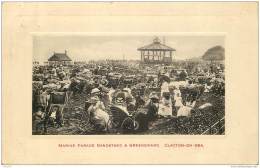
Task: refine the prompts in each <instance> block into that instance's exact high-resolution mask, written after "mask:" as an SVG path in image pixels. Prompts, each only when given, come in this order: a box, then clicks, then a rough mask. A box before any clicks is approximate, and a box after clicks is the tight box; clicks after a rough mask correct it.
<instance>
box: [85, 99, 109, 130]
mask: <svg viewBox="0 0 260 168" xmlns="http://www.w3.org/2000/svg"><path fill="white" fill-rule="evenodd" d="M90 103H91V105H90V107H89V108H88V113H89V114H90V115H89V116H90V117H91V121H92V122H93V124H94V125H95V127H96V129H97V130H99V131H104V130H106V125H107V123H108V120H109V115H108V113H107V112H106V111H105V106H104V104H103V102H101V101H100V100H99V98H98V97H97V96H94V97H91V99H90Z"/></svg>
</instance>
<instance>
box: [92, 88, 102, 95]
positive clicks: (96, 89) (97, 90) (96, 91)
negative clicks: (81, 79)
mask: <svg viewBox="0 0 260 168" xmlns="http://www.w3.org/2000/svg"><path fill="white" fill-rule="evenodd" d="M98 92H100V90H99V89H98V88H94V89H92V90H91V94H94V93H98Z"/></svg>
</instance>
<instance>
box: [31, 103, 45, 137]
mask: <svg viewBox="0 0 260 168" xmlns="http://www.w3.org/2000/svg"><path fill="white" fill-rule="evenodd" d="M45 116H46V115H45V112H43V107H42V106H39V107H38V110H37V112H35V113H34V114H33V123H34V125H35V130H36V132H38V130H39V128H41V127H42V126H43V125H44V119H45Z"/></svg>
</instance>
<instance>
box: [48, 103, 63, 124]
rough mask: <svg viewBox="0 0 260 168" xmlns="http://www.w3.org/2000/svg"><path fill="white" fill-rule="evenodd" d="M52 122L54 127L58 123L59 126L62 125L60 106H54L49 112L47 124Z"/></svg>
mask: <svg viewBox="0 0 260 168" xmlns="http://www.w3.org/2000/svg"><path fill="white" fill-rule="evenodd" d="M49 123H50V124H52V126H53V127H55V125H56V124H57V127H58V128H59V127H62V114H61V111H60V107H59V106H53V107H52V108H51V111H50V113H49V114H48V122H47V124H49Z"/></svg>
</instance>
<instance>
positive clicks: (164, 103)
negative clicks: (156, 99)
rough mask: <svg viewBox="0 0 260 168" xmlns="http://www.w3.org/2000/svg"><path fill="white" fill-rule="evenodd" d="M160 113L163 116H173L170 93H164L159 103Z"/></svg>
mask: <svg viewBox="0 0 260 168" xmlns="http://www.w3.org/2000/svg"><path fill="white" fill-rule="evenodd" d="M158 114H159V115H161V116H172V100H171V96H170V93H169V92H168V93H166V92H165V94H164V96H163V97H162V100H161V102H160V104H159V110H158Z"/></svg>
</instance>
